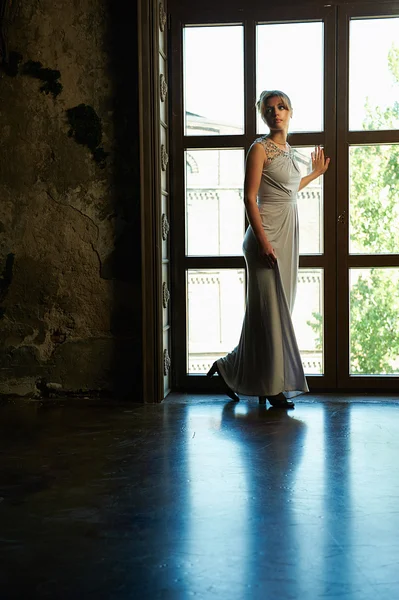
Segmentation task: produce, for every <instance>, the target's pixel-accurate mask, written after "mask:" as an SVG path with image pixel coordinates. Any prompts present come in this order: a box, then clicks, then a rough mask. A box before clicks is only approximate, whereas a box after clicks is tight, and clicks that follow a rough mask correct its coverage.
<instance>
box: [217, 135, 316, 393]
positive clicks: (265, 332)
mask: <svg viewBox="0 0 399 600" xmlns="http://www.w3.org/2000/svg"><path fill="white" fill-rule="evenodd" d="M256 143H259V144H262V145H263V147H264V149H265V152H266V157H267V160H266V161H265V164H264V167H263V171H262V178H261V183H260V186H259V191H258V197H257V204H258V208H259V213H260V216H261V219H262V225H263V228H264V230H265V232H266V235H267V238H268V240H269V241H270V243H271V244H272V246H273V248H274V251H275V254H276V256H277V263H276V265H275V266H274V268H273V269H271V268H268V267H267V266H266V265H265V262H264V259H261V257H260V254H259V246H258V242H257V240H256V237H255V234H254V232H253V230H252V227H251V226H250V227H248V229H247V231H246V234H245V237H244V242H243V251H244V256H245V261H246V265H247V275H248V279H247V302H246V310H245V316H244V322H243V327H242V331H241V336H240V341H239V343H238V346H237V347H236V348H234V350H233V351H232V352H230V353H229V354H227V355H226V356H225V357H223V358H220V359H219V360H218V361H217V366H218V368H219V371H220V374H221V375H222V377H223V379H224V380H225V382H226V383H227V385H228V386H229V387H230V388H231V389H232V390H233V391H234V392H236V393H240V394H244V395H246V396H271V395H275V394H279V393H280V392H284V393H285V395H286V396H287V397H288V398H289V397H293V396H295V395H297V394H299V393H302V392H307V391H309V389H308V386H307V383H306V378H305V374H304V372H303V367H302V361H301V357H300V354H299V349H298V345H297V341H296V337H295V333H294V328H293V325H292V321H291V313H292V310H293V307H294V302H295V294H296V285H297V275H298V262H299V223H298V207H297V192H298V187H299V183H300V180H301V173H300V170H299V167H298V165H297V163H296V161H295V157H294V152H293V150H292V149H291V148H290V149H289V152H284V151H283V150H280V149H279V148H278V147H277V146H276V144H274V142H272V141H271V140H270V139H268V138H266V137H262V138H259V139H257V140H255V142H254V144H256Z"/></svg>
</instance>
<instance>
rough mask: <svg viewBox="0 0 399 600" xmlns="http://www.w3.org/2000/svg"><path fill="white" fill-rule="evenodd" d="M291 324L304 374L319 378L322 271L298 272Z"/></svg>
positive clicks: (321, 334)
mask: <svg viewBox="0 0 399 600" xmlns="http://www.w3.org/2000/svg"><path fill="white" fill-rule="evenodd" d="M292 321H293V324H294V329H295V335H296V338H297V342H298V346H299V351H300V353H301V357H302V364H303V368H304V371H305V374H306V375H322V374H323V373H324V350H323V337H324V336H323V332H324V303H323V270H322V269H299V273H298V288H297V294H296V300H295V307H294V312H293V315H292Z"/></svg>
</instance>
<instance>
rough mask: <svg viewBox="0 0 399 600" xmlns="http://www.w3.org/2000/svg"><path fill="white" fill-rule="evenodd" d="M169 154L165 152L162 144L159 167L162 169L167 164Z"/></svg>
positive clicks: (164, 168)
mask: <svg viewBox="0 0 399 600" xmlns="http://www.w3.org/2000/svg"><path fill="white" fill-rule="evenodd" d="M168 161H169V156H168V153H167V152H166V148H165V146H164V145H163V144H162V146H161V168H162V171H166V167H167V166H168Z"/></svg>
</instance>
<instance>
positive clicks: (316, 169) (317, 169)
mask: <svg viewBox="0 0 399 600" xmlns="http://www.w3.org/2000/svg"><path fill="white" fill-rule="evenodd" d="M329 164H330V159H329V158H324V150H323V148H320V146H316V148H315V151H314V152H312V172H311V173H310V174H309V175H306V176H305V177H302V179H301V182H300V184H299V188H298V191H300V190H302V189H303V188H304V187H305V186H306V185H308V183H310V182H311V181H313V180H314V179H317V178H318V177H320V175H323V174H324V173H325V172H326V171H327V169H328V165H329Z"/></svg>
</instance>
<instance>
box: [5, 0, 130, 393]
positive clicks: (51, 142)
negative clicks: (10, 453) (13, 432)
mask: <svg viewBox="0 0 399 600" xmlns="http://www.w3.org/2000/svg"><path fill="white" fill-rule="evenodd" d="M2 1H7V2H8V1H9V0H2ZM115 5H118V6H115ZM124 5H125V3H124V2H123V1H121V2H112V1H111V0H110V1H109V3H108V2H107V0H55V1H54V0H24V2H17V3H15V2H14V5H13V6H14V9H13V12H12V14H10V20H9V24H8V27H7V28H6V30H7V31H8V51H9V56H10V61H9V62H10V64H9V66H8V67H7V66H3V69H2V70H1V73H0V394H18V395H28V396H29V395H34V394H41V393H46V388H47V385H48V384H49V383H50V384H53V383H55V384H58V385H59V386H60V388H61V389H62V390H66V391H78V390H105V391H106V390H109V391H113V392H115V393H118V394H120V393H123V394H130V393H136V395H135V399H136V400H137V399H140V372H141V343H140V339H141V332H140V316H141V307H140V231H139V218H140V214H139V163H138V160H139V159H138V121H137V67H136V64H137V61H136V37H135V36H136V35H137V21H136V20H135V10H134V2H129V3H128V4H127V3H126V9H125V8H124ZM14 52H17V53H20V55H21V57H20V59H19V65H18V69H16V68H14V72H13V65H14V67H15V63H16V62H17V61H16V60H15V58H16V55H15V54H13V53H14ZM29 61H40V63H41V64H42V67H41V68H42V70H41V71H40V69H39V70H38V65H32V63H31V62H29ZM35 69H36V70H35ZM43 69H51V70H59V74H60V77H59V78H56V79H54V78H55V77H56V75H57V74H54V73H50V74H49V73H48V72H46V71H43ZM32 75H36V76H32ZM38 75H39V76H40V77H43V78H45V77H46V76H47V77H48V79H49V80H50V81H49V83H47V85H48V86H49V87H50V90H51V89H53V90H55V94H56V93H57V91H59V90H57V85H59V84H61V85H62V91H61V92H60V93H59V94H58V95H56V96H54V95H53V94H52V93H51V91H50V92H49V93H46V90H44V91H40V88H41V87H42V86H43V85H46V84H45V82H43V81H41V80H40V79H38V78H37V76H38ZM54 84H55V88H54ZM81 104H84V105H85V106H86V109H85V110H86V112H84V114H83V122H82V123H80V125H82V131H80V135H81V136H82V135H83V137H84V136H86V138H87V140H88V143H89V145H90V144H91V149H90V148H89V147H87V146H86V145H83V144H81V143H78V141H77V139H78V138H77V136H78V135H79V131H78V132H76V130H75V132H74V133H75V137H74V136H73V135H71V133H72V132H71V119H72V117H73V116H74V110H72V113H71V111H70V109H75V108H76V107H77V106H79V105H81ZM87 107H91V109H93V111H91V112H89V111H90V110H91V109H89V108H87ZM68 111H69V112H68ZM94 111H95V112H94ZM68 115H69V116H68ZM96 115H97V116H98V118H99V121H96V118H95V116H96ZM78 125H79V124H78ZM100 128H101V129H102V133H101V130H100ZM90 136H91V142H90ZM93 138H94V141H93ZM100 138H101V139H100ZM80 141H82V140H80ZM96 148H97V153H96ZM99 148H100V150H98V149H99ZM101 148H102V149H103V151H104V153H109V155H108V156H106V155H105V154H104V153H103V151H102V150H101ZM96 159H97V161H96ZM1 273H2V275H1Z"/></svg>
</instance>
